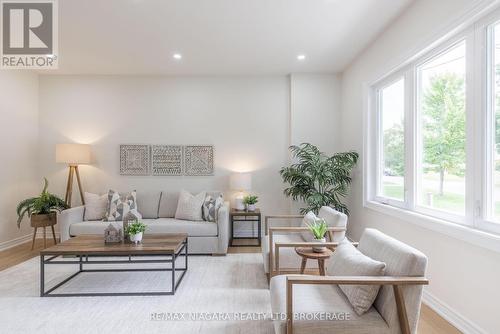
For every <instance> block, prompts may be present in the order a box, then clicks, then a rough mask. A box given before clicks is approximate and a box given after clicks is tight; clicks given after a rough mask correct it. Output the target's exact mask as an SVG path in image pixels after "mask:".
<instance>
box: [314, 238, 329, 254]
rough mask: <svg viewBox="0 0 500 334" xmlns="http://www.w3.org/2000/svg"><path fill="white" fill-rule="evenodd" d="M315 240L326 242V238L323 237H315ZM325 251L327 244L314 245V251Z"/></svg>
mask: <svg viewBox="0 0 500 334" xmlns="http://www.w3.org/2000/svg"><path fill="white" fill-rule="evenodd" d="M313 242H321V243H325V242H326V239H325V238H322V239H313ZM324 251H326V247H325V246H314V247H313V252H316V253H322V252H324Z"/></svg>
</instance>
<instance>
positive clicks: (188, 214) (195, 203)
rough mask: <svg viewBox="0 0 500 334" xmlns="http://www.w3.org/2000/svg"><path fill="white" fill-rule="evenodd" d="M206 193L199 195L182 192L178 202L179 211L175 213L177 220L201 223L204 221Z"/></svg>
mask: <svg viewBox="0 0 500 334" xmlns="http://www.w3.org/2000/svg"><path fill="white" fill-rule="evenodd" d="M205 194H206V193H205V192H201V193H199V194H198V195H196V196H195V195H191V193H189V192H187V191H185V190H182V191H181V193H180V195H179V201H178V202H177V210H176V211H175V219H181V220H191V221H199V220H203V218H202V212H201V211H202V210H201V207H202V206H203V202H204V201H205Z"/></svg>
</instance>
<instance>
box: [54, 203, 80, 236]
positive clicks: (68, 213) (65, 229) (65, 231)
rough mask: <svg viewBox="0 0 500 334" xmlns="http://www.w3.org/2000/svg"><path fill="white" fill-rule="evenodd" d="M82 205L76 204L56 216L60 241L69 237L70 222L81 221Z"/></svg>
mask: <svg viewBox="0 0 500 334" xmlns="http://www.w3.org/2000/svg"><path fill="white" fill-rule="evenodd" d="M84 211H85V207H84V206H77V207H74V208H70V209H67V210H64V211H62V212H61V214H60V215H59V217H58V223H59V235H60V237H61V242H62V241H66V240H68V239H69V238H70V235H69V227H70V226H71V224H72V223H79V222H82V221H83V213H84Z"/></svg>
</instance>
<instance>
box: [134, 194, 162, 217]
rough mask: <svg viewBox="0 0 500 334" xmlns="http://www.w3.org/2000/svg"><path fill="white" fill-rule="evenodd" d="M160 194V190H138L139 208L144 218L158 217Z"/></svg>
mask: <svg viewBox="0 0 500 334" xmlns="http://www.w3.org/2000/svg"><path fill="white" fill-rule="evenodd" d="M160 196H161V192H160V191H137V208H138V211H139V212H140V214H141V215H142V218H144V219H156V218H158V207H159V205H160Z"/></svg>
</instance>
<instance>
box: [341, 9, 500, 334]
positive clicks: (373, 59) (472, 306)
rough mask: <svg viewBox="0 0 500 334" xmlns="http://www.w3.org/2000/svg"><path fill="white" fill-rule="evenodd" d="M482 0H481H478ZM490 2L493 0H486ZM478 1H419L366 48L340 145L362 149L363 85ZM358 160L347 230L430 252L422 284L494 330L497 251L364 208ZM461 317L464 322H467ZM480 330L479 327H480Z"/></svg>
mask: <svg viewBox="0 0 500 334" xmlns="http://www.w3.org/2000/svg"><path fill="white" fill-rule="evenodd" d="M482 2H483V3H485V1H482ZM486 2H491V1H486ZM478 3H479V1H470V0H440V1H435V0H420V1H416V2H414V4H413V5H412V6H411V7H410V8H409V9H408V10H407V11H406V12H405V14H404V15H403V16H401V17H400V18H398V20H397V21H395V22H394V23H393V24H392V25H391V26H390V27H389V28H388V29H387V30H386V31H385V32H384V33H383V34H382V35H381V37H380V38H379V39H378V40H376V41H375V42H374V43H373V44H372V46H371V47H370V48H368V49H367V50H365V52H364V53H363V54H362V55H361V56H360V57H358V59H357V60H356V61H355V62H353V63H352V64H351V65H350V67H349V68H348V69H347V70H346V71H345V72H344V73H343V77H342V79H343V80H342V129H343V131H342V147H343V149H345V150H347V149H354V150H357V151H358V152H360V153H361V152H362V150H363V136H362V135H361V134H362V133H363V84H365V83H369V82H371V81H372V80H374V79H377V77H378V76H379V75H381V74H383V73H384V72H388V71H389V70H391V69H392V68H393V67H394V66H396V65H398V64H400V63H402V62H403V61H405V60H406V58H407V57H409V56H411V53H414V52H415V51H416V50H419V49H422V48H424V47H426V46H427V45H428V44H429V43H430V42H432V40H433V39H434V38H435V36H437V35H439V34H440V33H444V32H445V31H446V30H447V29H448V28H449V27H450V24H452V23H453V22H455V21H456V20H462V19H463V18H465V17H466V16H467V15H466V14H467V13H468V11H469V10H470V9H471V8H472V7H473V6H475V5H477V4H478ZM361 166H362V161H361V163H360V164H359V166H358V170H357V172H356V174H355V181H354V184H353V187H352V194H351V197H350V210H351V213H352V214H351V217H350V219H349V233H350V234H351V236H353V237H354V238H355V239H358V238H359V237H360V235H361V233H362V231H363V229H364V228H366V227H375V228H378V229H380V230H382V231H384V232H385V233H387V234H389V235H392V236H394V237H396V238H397V239H400V240H402V241H404V242H406V243H408V244H410V245H413V246H414V247H416V248H418V249H420V250H421V251H423V252H424V253H425V254H426V255H427V256H428V257H429V267H428V275H427V276H428V277H429V279H430V282H431V283H430V286H429V287H427V288H426V291H427V292H429V293H430V294H431V295H432V296H434V297H436V298H437V299H438V301H440V302H442V303H444V304H447V305H451V306H452V308H453V309H454V310H455V311H456V313H455V314H454V315H455V316H458V317H459V318H460V315H461V316H463V318H462V319H461V320H464V318H465V319H467V320H468V321H470V322H468V323H463V324H462V325H463V326H462V329H464V330H469V331H470V332H473V331H474V329H478V328H477V327H474V325H473V324H476V325H477V326H478V327H480V328H482V330H483V331H484V332H488V333H498V332H499V331H500V318H499V317H498V316H495V313H497V312H496V310H497V309H498V300H500V290H499V289H498V288H497V287H498V282H500V266H499V263H500V254H498V253H495V252H492V251H489V250H486V249H483V248H481V247H477V246H473V245H471V244H468V243H466V242H463V241H459V240H457V239H454V238H451V237H447V236H445V235H442V234H439V233H437V232H433V231H431V230H427V229H424V228H421V227H417V226H416V225H413V224H411V223H409V222H407V221H404V220H400V219H397V218H393V217H391V216H387V215H384V214H380V213H377V212H374V211H372V210H370V209H367V208H364V207H363V201H362V200H363V198H362V195H363V188H362V175H361V170H362V167H361ZM467 320H465V321H467ZM478 330H480V329H478Z"/></svg>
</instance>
